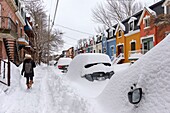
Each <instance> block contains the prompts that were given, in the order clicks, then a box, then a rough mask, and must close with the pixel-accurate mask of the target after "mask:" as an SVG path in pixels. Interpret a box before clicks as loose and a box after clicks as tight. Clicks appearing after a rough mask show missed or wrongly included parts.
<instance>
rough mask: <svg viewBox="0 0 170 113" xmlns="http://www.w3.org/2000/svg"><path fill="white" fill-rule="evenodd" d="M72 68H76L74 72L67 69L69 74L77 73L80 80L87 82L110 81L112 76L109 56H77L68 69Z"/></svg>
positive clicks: (88, 54) (86, 54)
mask: <svg viewBox="0 0 170 113" xmlns="http://www.w3.org/2000/svg"><path fill="white" fill-rule="evenodd" d="M72 66H73V67H76V70H74V69H73V68H69V69H68V71H69V73H73V74H76V73H78V74H79V76H80V77H81V78H86V79H87V80H89V81H94V80H105V79H110V78H111V77H112V75H113V74H114V71H113V67H112V64H111V60H110V58H109V56H108V55H106V54H102V53H84V54H80V55H77V56H76V57H75V58H74V59H73V61H72V62H71V64H70V67H72ZM72 71H74V72H72ZM76 71H77V72H76Z"/></svg>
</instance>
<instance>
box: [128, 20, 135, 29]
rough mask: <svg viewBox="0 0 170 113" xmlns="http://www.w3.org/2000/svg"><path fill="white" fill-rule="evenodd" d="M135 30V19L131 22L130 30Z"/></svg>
mask: <svg viewBox="0 0 170 113" xmlns="http://www.w3.org/2000/svg"><path fill="white" fill-rule="evenodd" d="M133 30H134V21H132V22H130V23H129V31H133Z"/></svg>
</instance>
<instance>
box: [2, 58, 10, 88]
mask: <svg viewBox="0 0 170 113" xmlns="http://www.w3.org/2000/svg"><path fill="white" fill-rule="evenodd" d="M0 61H1V62H0V63H1V65H0V67H1V70H0V83H2V84H4V85H7V86H10V62H9V60H7V61H6V60H3V59H0Z"/></svg>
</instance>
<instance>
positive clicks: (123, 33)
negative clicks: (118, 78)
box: [86, 0, 170, 63]
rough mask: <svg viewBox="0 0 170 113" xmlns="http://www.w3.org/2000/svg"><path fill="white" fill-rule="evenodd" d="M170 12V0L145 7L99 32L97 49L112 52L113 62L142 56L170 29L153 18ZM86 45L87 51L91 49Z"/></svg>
mask: <svg viewBox="0 0 170 113" xmlns="http://www.w3.org/2000/svg"><path fill="white" fill-rule="evenodd" d="M164 14H170V0H161V1H159V2H157V3H155V4H153V5H151V6H150V7H144V9H143V10H141V11H139V12H137V13H136V14H134V15H132V16H131V17H129V18H127V19H125V20H123V21H118V22H117V24H115V25H114V26H112V28H109V29H107V30H106V32H107V35H106V34H105V33H103V34H100V35H97V36H96V37H97V40H96V43H95V44H94V45H93V52H94V53H95V52H96V53H104V54H107V55H109V57H110V58H111V60H113V63H126V62H131V61H135V60H137V59H139V58H140V57H141V56H142V55H143V54H145V53H146V52H147V51H149V50H150V49H152V48H153V47H154V46H155V45H157V44H158V43H159V42H160V41H161V40H162V39H164V37H165V36H166V35H167V34H168V33H169V32H170V26H163V27H162V26H161V25H163V23H164V22H160V23H159V24H157V25H155V23H153V22H151V21H152V19H156V18H158V17H159V16H160V15H164ZM88 49H89V48H88V47H87V48H86V52H89V51H88Z"/></svg>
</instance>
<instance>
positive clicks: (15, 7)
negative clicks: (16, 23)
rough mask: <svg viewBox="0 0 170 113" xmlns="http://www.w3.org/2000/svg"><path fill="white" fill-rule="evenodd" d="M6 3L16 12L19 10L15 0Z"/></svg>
mask: <svg viewBox="0 0 170 113" xmlns="http://www.w3.org/2000/svg"><path fill="white" fill-rule="evenodd" d="M6 2H7V3H8V4H9V6H10V7H11V8H12V10H13V11H14V12H15V11H17V10H18V7H17V5H16V3H15V1H14V0H6Z"/></svg>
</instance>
